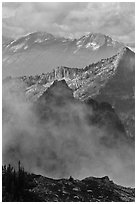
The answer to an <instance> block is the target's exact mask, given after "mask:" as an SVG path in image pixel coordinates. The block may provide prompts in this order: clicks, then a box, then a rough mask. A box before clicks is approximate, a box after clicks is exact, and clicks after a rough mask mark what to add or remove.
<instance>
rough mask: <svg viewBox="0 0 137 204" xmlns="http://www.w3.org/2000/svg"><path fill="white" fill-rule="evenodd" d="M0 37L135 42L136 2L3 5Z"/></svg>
mask: <svg viewBox="0 0 137 204" xmlns="http://www.w3.org/2000/svg"><path fill="white" fill-rule="evenodd" d="M2 11H3V13H2V16H3V21H2V24H3V35H6V36H10V37H13V38H17V37H19V36H21V35H24V34H26V33H28V32H34V31H46V32H49V33H52V34H53V35H61V36H65V37H75V38H77V37H80V36H82V35H84V34H86V33H87V32H92V33H104V34H107V35H110V36H112V37H113V38H114V39H116V40H119V41H122V42H126V43H127V42H134V38H135V3H133V2H130V3H124V2H122V3H115V2H113V3H112V2H110V3H108V2H106V3H103V2H101V3H100V2H97V3H94V2H89V3H88V2H85V3H82V2H76V3H72V2H63V3H62V2H55V3H54V2H51V3H46V2H42V3H36V2H34V3H33V2H31V3H29V2H28V3H21V2H20V3H16V2H15V3H3V9H2Z"/></svg>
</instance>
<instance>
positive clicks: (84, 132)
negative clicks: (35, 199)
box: [3, 83, 134, 186]
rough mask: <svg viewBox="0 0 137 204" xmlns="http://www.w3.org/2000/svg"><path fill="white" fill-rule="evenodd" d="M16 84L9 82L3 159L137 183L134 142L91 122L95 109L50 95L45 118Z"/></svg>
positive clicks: (58, 173) (50, 172)
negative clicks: (26, 98) (25, 97)
mask: <svg viewBox="0 0 137 204" xmlns="http://www.w3.org/2000/svg"><path fill="white" fill-rule="evenodd" d="M13 85H14V84H11V83H10V84H9V86H3V163H11V164H12V165H15V166H16V165H17V163H18V161H19V160H21V163H22V165H23V166H24V167H25V169H26V170H28V171H31V172H34V173H37V174H43V175H45V176H50V177H54V178H62V177H69V176H70V175H71V176H73V177H75V178H84V177H86V176H104V175H108V176H109V177H110V178H111V179H113V180H114V181H115V182H117V183H119V184H122V185H127V186H134V149H133V147H132V146H130V145H129V144H128V143H126V142H124V140H121V138H122V135H119V136H117V137H116V135H113V134H115V133H113V134H112V132H108V131H107V130H106V129H105V127H100V128H98V127H97V126H94V125H92V124H89V123H88V122H87V120H86V119H85V118H86V117H85V116H86V114H87V112H88V114H91V115H92V109H91V110H89V109H88V110H87V109H86V107H85V106H83V105H81V103H78V104H75V103H71V102H68V101H67V103H66V104H64V105H61V106H60V105H56V102H55V100H53V101H52V100H50V104H49V105H47V104H45V106H46V105H47V106H48V109H44V108H43V109H42V114H43V113H45V112H44V111H46V113H47V114H48V117H49V119H48V120H45V119H44V120H40V118H39V116H38V114H36V112H35V111H33V108H32V104H30V103H29V102H27V101H26V100H25V99H24V95H23V94H22V92H21V89H20V91H19V93H20V95H19V94H18V93H17V94H16V92H15V89H14V92H13V91H11V87H12V86H13ZM15 85H16V84H15ZM61 93H62V91H61ZM40 107H41V106H40ZM50 111H51V112H50ZM50 113H52V115H51V114H50ZM53 115H54V117H53ZM114 132H115V131H114ZM104 139H105V140H104Z"/></svg>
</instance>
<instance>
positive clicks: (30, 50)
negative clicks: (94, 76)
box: [3, 32, 124, 77]
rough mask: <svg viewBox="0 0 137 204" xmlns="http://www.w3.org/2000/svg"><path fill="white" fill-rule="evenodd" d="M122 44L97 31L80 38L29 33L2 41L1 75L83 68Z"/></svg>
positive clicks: (32, 73)
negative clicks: (6, 42) (60, 68)
mask: <svg viewBox="0 0 137 204" xmlns="http://www.w3.org/2000/svg"><path fill="white" fill-rule="evenodd" d="M123 47H124V44H122V43H119V42H117V41H114V40H112V39H111V38H110V37H109V36H106V35H103V34H99V33H89V34H87V35H85V36H83V37H81V38H79V39H65V38H63V37H62V38H60V37H55V36H53V35H51V34H49V33H44V32H43V33H41V32H36V33H31V34H28V35H26V36H23V37H22V38H19V39H17V40H13V41H11V42H9V43H8V44H6V45H5V44H4V46H3V77H6V76H10V75H11V76H22V75H34V74H41V73H42V72H44V73H45V72H48V71H52V69H53V68H54V67H57V66H67V67H79V68H82V67H84V66H86V65H88V64H91V63H93V62H97V61H99V60H100V59H103V58H107V57H111V56H113V55H115V54H116V53H117V52H118V51H119V50H120V49H122V48H123ZM53 59H54V60H53Z"/></svg>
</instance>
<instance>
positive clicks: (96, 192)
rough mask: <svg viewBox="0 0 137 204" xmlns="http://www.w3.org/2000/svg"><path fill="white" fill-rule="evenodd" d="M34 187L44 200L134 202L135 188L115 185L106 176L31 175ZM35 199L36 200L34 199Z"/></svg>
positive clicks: (39, 196)
mask: <svg viewBox="0 0 137 204" xmlns="http://www.w3.org/2000/svg"><path fill="white" fill-rule="evenodd" d="M33 181H34V183H35V187H34V188H32V189H31V190H30V192H32V193H34V194H35V195H36V197H37V199H38V201H44V202H51V201H52V202H55V201H56V202H134V201H135V189H134V188H125V187H122V186H120V185H116V184H115V183H113V181H111V180H109V178H108V177H107V176H104V177H102V178H95V177H88V178H85V179H83V180H78V179H76V180H75V179H73V178H72V177H70V178H69V179H51V178H47V177H43V176H40V175H33ZM35 201H36V200H35Z"/></svg>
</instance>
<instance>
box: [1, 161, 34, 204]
mask: <svg viewBox="0 0 137 204" xmlns="http://www.w3.org/2000/svg"><path fill="white" fill-rule="evenodd" d="M34 186H35V183H34V179H33V175H32V174H29V173H28V172H26V171H25V170H24V168H23V167H22V166H21V164H20V162H19V163H18V169H17V170H15V169H14V168H13V167H12V166H11V165H10V164H9V165H8V166H7V165H3V166H2V201H3V202H16V201H17V202H19V201H22V202H27V201H28V202H29V201H33V200H34V201H35V200H36V198H35V195H34V193H33V192H31V189H32V188H33V187H34Z"/></svg>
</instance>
